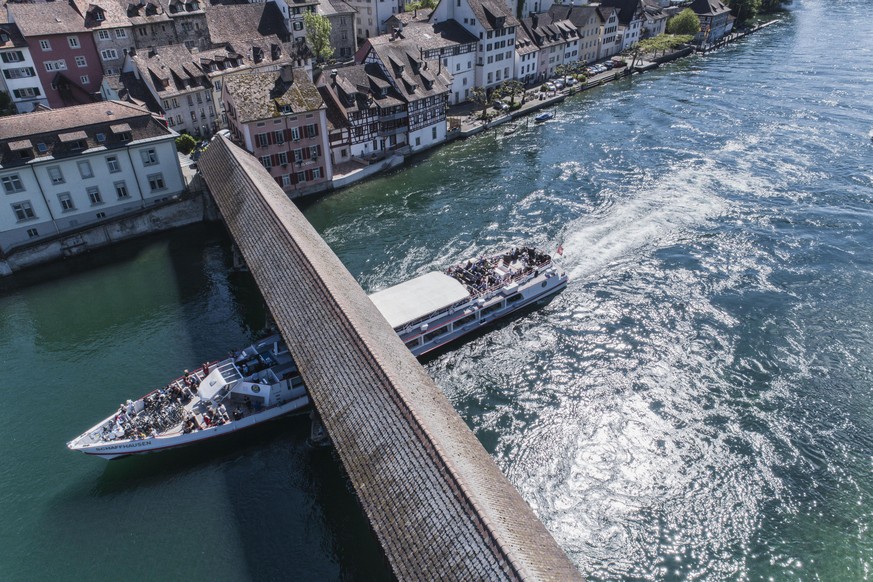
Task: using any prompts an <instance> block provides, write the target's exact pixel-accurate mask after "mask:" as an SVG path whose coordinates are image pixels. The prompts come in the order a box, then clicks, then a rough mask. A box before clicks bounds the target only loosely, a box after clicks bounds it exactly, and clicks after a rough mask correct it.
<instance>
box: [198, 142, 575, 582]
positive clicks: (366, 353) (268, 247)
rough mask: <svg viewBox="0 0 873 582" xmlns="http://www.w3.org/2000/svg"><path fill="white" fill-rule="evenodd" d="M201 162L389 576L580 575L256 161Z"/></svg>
mask: <svg viewBox="0 0 873 582" xmlns="http://www.w3.org/2000/svg"><path fill="white" fill-rule="evenodd" d="M199 163H200V171H201V173H202V175H203V177H204V179H205V181H206V184H207V185H208V187H209V190H210V192H211V194H212V196H213V198H214V200H215V201H216V204H217V205H218V208H219V209H220V210H221V213H222V215H223V216H224V218H225V222H226V224H227V228H228V230H229V231H230V233H231V235H232V236H233V237H234V240H235V242H236V244H237V245H238V247H239V248H240V251H241V253H242V255H243V257H244V259H245V261H246V265H247V266H248V267H249V270H250V271H251V273H252V276H253V277H254V279H255V281H256V282H257V284H258V287H259V289H260V291H261V294H262V295H263V298H264V301H265V302H266V303H267V305H269V309H270V313H271V314H272V315H273V319H274V320H275V322H276V325H277V327H278V328H279V331H280V333H281V334H282V337H283V338H284V339H285V341H286V343H287V345H288V349H289V350H290V351H291V353H292V354H293V356H294V360H295V361H296V362H297V364H298V366H299V367H300V373H301V375H302V376H303V379H304V380H305V381H306V386H307V388H308V391H309V394H310V396H311V398H312V401H313V403H314V405H315V407H316V409H317V411H318V414H319V416H320V418H321V420H322V422H323V423H324V426H325V428H326V430H327V432H328V434H329V435H330V437H331V440H332V441H333V443H334V445H335V450H336V453H337V455H338V456H339V458H340V460H341V461H342V463H343V466H344V468H345V470H346V473H347V474H348V476H349V480H350V482H351V484H352V485H353V486H354V488H355V492H356V494H357V495H356V499H357V500H358V501H359V502H360V504H361V508H362V509H363V512H364V514H365V515H366V516H367V518H368V520H369V521H370V525H371V527H372V530H373V532H374V533H375V535H376V538H377V539H378V540H379V543H380V544H381V546H382V549H383V551H384V554H385V556H386V558H387V560H388V562H389V563H390V564H391V567H392V569H393V572H394V575H395V577H396V578H397V579H399V580H413V579H426V580H495V581H496V580H512V579H516V580H555V581H559V580H560V581H562V582H573V581H575V580H580V579H581V577H580V575H579V572H578V571H577V570H576V569H575V568H574V567H573V565H572V564H571V563H570V561H569V559H568V558H567V556H566V554H565V553H564V552H563V551H562V550H561V548H560V547H558V545H557V543H556V542H555V540H554V538H552V536H551V535H550V534H549V532H548V531H547V530H546V528H545V527H544V526H543V524H542V522H540V521H539V519H537V517H536V515H535V514H534V512H533V511H532V510H531V508H530V506H529V505H528V504H527V503H525V501H524V499H523V498H522V497H521V495H520V494H519V492H518V490H516V489H515V488H514V487H513V486H512V484H511V483H510V482H509V480H508V479H507V478H506V477H505V476H504V475H503V474H502V473H501V472H500V469H499V468H498V467H497V464H496V463H495V462H494V460H493V459H492V458H491V456H490V455H489V454H488V452H487V451H486V450H485V448H484V447H483V446H482V444H481V443H480V442H479V440H478V439H477V438H476V436H475V435H474V434H473V433H472V431H471V430H470V429H469V428H468V427H467V425H466V424H465V423H464V421H463V420H462V419H461V417H460V416H459V415H458V413H457V412H456V411H455V410H454V408H452V405H451V403H450V402H449V401H448V399H447V398H446V396H445V395H444V394H443V392H442V391H441V390H440V389H439V388H438V387H437V386H436V385H435V384H434V382H433V380H432V379H431V377H430V376H429V375H428V374H427V371H426V370H425V369H424V368H423V367H422V366H421V364H419V363H418V362H417V361H416V359H415V357H414V356H413V355H412V354H411V353H410V352H409V350H408V349H407V348H406V347H405V346H404V345H403V342H401V341H400V339H399V337H398V336H397V334H396V333H395V332H394V330H393V329H392V328H391V326H390V325H388V322H387V321H385V318H384V317H383V316H382V314H381V313H379V311H378V310H377V309H376V307H375V305H374V304H373V302H372V301H370V299H369V298H368V297H367V295H366V294H365V293H364V291H363V289H361V287H360V285H358V283H357V282H356V281H355V279H354V278H353V277H352V275H351V274H350V273H349V271H348V269H346V268H345V267H344V266H343V264H342V262H340V260H339V258H338V257H337V256H336V255H335V254H334V253H333V251H332V250H331V249H330V247H329V246H328V245H327V244H326V243H325V242H324V240H323V239H322V238H321V237H320V236H319V235H318V233H317V232H316V231H315V229H314V228H313V227H312V226H311V225H310V224H309V222H308V221H307V220H306V217H304V216H303V214H302V213H301V212H300V211H299V210H298V209H297V208H296V206H295V205H294V203H293V202H292V201H290V200H289V199H288V196H287V194H285V192H283V191H282V188H281V187H280V186H279V185H278V184H277V183H276V181H275V180H274V179H273V178H272V176H270V174H269V173H268V172H267V170H266V169H264V168H263V166H261V165H260V164H259V163H258V161H257V160H256V159H255V158H254V157H253V156H251V155H250V154H249V153H248V152H246V151H244V150H242V149H240V148H238V147H236V146H234V145H232V144H231V143H230V142H229V141H228V140H227V139H226V138H225V137H223V136H218V137H216V138H215V139H213V141H212V142H211V144H210V145H209V148H207V150H206V152H205V153H204V154H203V156H202V157H201V158H200V162H199Z"/></svg>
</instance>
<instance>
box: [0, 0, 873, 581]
mask: <svg viewBox="0 0 873 582" xmlns="http://www.w3.org/2000/svg"><path fill="white" fill-rule="evenodd" d="M871 38H873V19H870V18H869V3H867V2H864V0H839V1H836V2H827V3H826V2H822V1H821V0H795V3H794V5H793V6H792V7H791V10H790V11H789V12H788V13H786V14H784V15H782V16H781V21H780V23H779V24H777V25H774V26H771V27H769V28H767V29H765V30H762V31H761V32H759V33H757V34H755V35H752V36H750V37H748V38H746V39H744V40H742V41H740V42H738V43H735V44H733V45H731V46H729V47H727V48H725V49H722V50H719V51H716V52H713V53H710V54H708V55H705V56H692V57H690V58H687V59H684V60H682V61H679V62H677V63H674V64H672V65H669V66H666V67H664V68H662V69H659V70H657V71H653V72H650V73H646V74H645V75H641V76H637V77H634V78H631V79H626V80H622V81H620V82H617V83H613V84H611V85H608V86H604V87H601V88H598V89H595V90H592V91H589V92H586V93H584V94H580V95H577V96H575V97H572V98H568V99H567V101H566V102H564V103H563V104H562V105H560V106H559V107H558V108H557V110H556V113H557V115H556V119H555V120H554V121H551V122H547V123H545V124H542V125H537V124H534V123H532V122H530V123H528V122H525V121H521V122H516V123H518V124H519V126H520V127H519V129H518V131H516V132H514V133H513V134H512V135H510V136H505V135H504V134H503V130H501V129H498V130H496V131H491V132H488V133H485V134H482V135H480V136H476V137H474V138H471V139H468V140H465V141H462V142H456V143H454V144H451V145H449V146H447V147H444V148H442V149H439V150H436V151H434V152H432V153H430V154H427V155H424V156H420V157H418V158H415V159H414V160H412V162H411V163H410V164H408V165H407V166H406V167H404V168H401V169H398V170H397V171H394V172H392V173H391V174H388V175H386V176H383V177H380V178H377V179H374V180H371V181H368V182H366V183H364V184H360V185H357V186H354V187H352V188H348V189H345V190H342V191H340V192H337V193H334V194H331V195H329V196H325V197H321V198H319V199H316V200H314V201H310V202H307V203H306V204H305V205H304V212H305V213H306V215H307V217H308V218H309V219H310V220H311V221H312V223H313V224H314V225H315V227H316V228H317V229H318V230H319V231H320V232H321V233H322V235H323V236H324V237H325V239H326V240H327V242H328V244H329V245H330V246H331V247H332V248H333V249H334V251H335V252H336V253H337V254H338V255H339V257H340V259H342V261H343V262H344V264H345V265H346V266H347V267H348V268H349V270H350V271H351V273H352V274H353V275H354V276H355V277H356V278H357V279H358V280H359V281H360V283H361V284H362V286H363V287H364V289H365V290H367V291H376V290H378V289H381V288H384V287H385V286H388V285H391V284H394V283H398V282H400V281H403V280H405V279H408V278H409V277H412V276H414V275H417V274H421V273H424V272H427V271H428V270H431V269H434V268H437V267H444V266H446V265H448V264H451V263H452V262H455V261H458V260H461V259H463V258H466V257H469V256H474V255H478V254H481V253H486V252H491V251H496V250H500V249H503V248H505V247H506V246H507V245H516V244H520V243H522V242H525V243H533V244H535V245H537V246H540V247H543V248H545V249H547V250H550V251H553V250H554V249H555V247H556V246H557V245H558V244H559V243H563V246H564V249H565V252H564V257H563V258H562V261H563V266H564V268H565V269H566V270H567V271H568V272H569V274H570V276H571V282H570V285H569V286H568V288H567V289H566V290H565V291H564V292H563V293H562V294H560V295H559V296H557V297H556V298H555V299H554V300H553V301H551V302H550V303H548V304H547V305H544V306H542V307H541V308H540V309H537V310H534V311H532V312H530V313H527V314H525V315H524V316H522V317H516V318H514V319H512V320H511V321H509V322H507V323H505V324H504V325H501V326H498V327H496V328H493V329H491V330H489V331H487V332H486V333H484V334H481V335H479V336H478V337H476V338H473V339H472V340H471V341H470V342H468V343H466V344H464V345H462V346H460V347H457V348H456V349H453V350H451V351H447V352H445V353H442V354H440V355H438V356H436V357H434V358H431V359H430V360H428V361H427V362H425V365H426V367H427V369H428V371H429V372H430V374H431V375H432V377H433V378H434V379H435V381H436V383H437V385H438V386H440V387H441V388H442V389H443V390H444V392H445V393H446V395H447V396H448V397H449V399H450V400H451V402H452V403H453V404H454V405H455V407H456V408H457V410H458V412H459V413H460V414H461V416H462V418H464V420H465V421H466V422H467V423H468V425H469V426H470V427H471V429H472V430H473V431H474V432H475V434H476V435H477V436H478V437H479V439H480V440H481V442H482V443H483V444H484V446H485V447H486V449H487V450H488V451H489V452H490V453H491V454H492V455H493V456H494V458H495V460H496V461H497V463H498V464H499V466H500V468H501V469H502V470H503V471H504V472H505V473H506V474H507V475H508V477H509V479H510V481H511V482H512V483H513V484H515V485H516V486H517V487H518V488H519V490H520V491H521V493H522V495H523V496H524V498H525V499H526V500H527V501H528V502H529V503H530V504H531V505H532V507H533V508H534V510H535V512H536V513H537V514H538V515H539V516H540V517H541V518H542V519H543V521H544V523H545V524H546V527H547V528H548V529H549V530H550V531H551V532H552V533H553V534H554V536H555V538H556V539H557V541H558V543H559V544H560V545H561V547H563V548H564V549H565V550H566V552H567V553H568V555H569V556H570V558H571V560H572V561H573V562H574V563H575V564H576V565H577V566H578V567H579V569H580V571H581V572H582V573H583V574H584V575H585V576H586V577H590V578H593V579H631V580H679V579H682V580H687V579H705V580H738V579H739V580H745V579H748V580H758V579H776V580H781V579H789V578H790V579H801V580H855V579H863V578H866V577H869V575H870V574H869V572H870V568H871V563H873V542H871V534H870V532H869V527H870V524H871V513H873V478H871V477H873V475H871V458H873V438H871V436H870V435H871V434H873V432H871V431H873V405H871V398H870V396H871V377H873V349H871V348H873V309H871V307H873V293H871V291H870V289H871V288H873V255H871V253H870V249H871V247H873V206H871V204H873V142H871V132H873V93H871V83H873V43H871V42H870V39H871ZM229 266H230V256H229V241H228V239H227V238H226V236H225V235H224V233H223V231H222V229H221V228H220V227H217V226H203V227H196V228H192V229H188V230H185V231H180V232H173V233H169V234H167V235H162V236H157V237H152V238H149V239H145V240H140V241H135V242H132V243H127V244H123V245H120V246H118V247H116V248H113V249H110V250H107V251H103V252H98V253H94V254H92V255H89V256H87V257H84V258H79V259H76V260H72V261H68V262H65V263H61V264H58V265H54V266H50V267H45V268H40V269H36V270H33V271H31V272H29V273H27V274H25V275H23V276H16V277H13V278H11V279H8V280H5V281H2V282H0V286H2V291H0V352H2V353H3V354H4V358H3V361H4V362H5V367H6V381H5V382H4V383H3V385H4V390H3V395H4V398H5V401H4V403H3V405H2V406H0V437H2V439H3V444H4V446H3V451H4V452H3V463H2V465H0V515H3V516H4V519H3V524H2V526H0V568H2V569H0V577H2V578H3V579H5V580H34V579H49V578H51V579H68V580H81V579H118V578H123V579H132V580H136V579H142V580H157V579H191V580H205V579H212V580H245V579H257V580H262V579H280V578H281V579H285V578H294V579H307V580H309V579H312V580H336V579H343V580H378V579H385V578H388V577H389V571H388V568H387V566H386V565H385V563H384V561H383V559H382V557H381V554H380V550H379V548H378V544H377V542H376V541H375V538H374V537H373V536H372V534H371V533H370V532H369V529H368V526H367V524H366V520H365V519H364V517H363V515H362V514H361V511H360V509H359V507H358V505H357V502H356V500H355V498H354V495H353V494H352V493H351V491H350V490H349V486H348V485H347V483H346V479H345V477H344V475H343V472H342V468H341V466H340V464H339V463H338V462H337V460H336V459H335V458H334V456H333V455H332V454H331V452H330V451H324V450H312V449H310V448H309V447H307V445H306V444H305V440H306V437H307V435H308V422H307V421H306V420H305V418H300V417H292V418H288V419H284V420H281V421H278V422H276V423H272V424H271V425H270V426H266V427H261V428H257V429H254V430H252V431H251V432H249V433H248V434H244V435H239V436H234V437H231V438H229V439H227V440H224V441H221V442H217V443H210V444H206V445H203V446H198V447H191V448H188V449H183V450H178V451H170V452H166V453H161V454H156V455H151V456H147V457H142V458H131V459H125V460H121V461H117V462H112V463H105V462H103V461H100V460H98V459H89V458H86V457H84V456H82V455H77V454H73V453H71V452H69V451H67V450H66V449H65V447H64V443H65V442H66V441H67V440H69V439H70V438H72V437H73V436H75V435H76V434H78V433H79V432H81V431H82V430H84V429H85V428H87V427H88V426H90V425H91V424H93V423H94V422H95V421H96V420H98V419H99V418H101V417H103V416H105V414H107V413H108V412H109V411H110V410H112V409H114V408H115V407H117V405H118V403H119V402H121V401H123V400H125V399H126V398H128V397H130V396H132V395H136V394H139V393H142V392H145V391H146V390H147V389H149V388H150V387H152V386H155V385H158V384H162V383H164V382H166V380H167V379H169V378H171V377H174V376H175V375H177V374H178V373H179V372H180V371H181V370H182V369H183V368H186V367H192V366H195V365H196V364H198V363H199V362H202V361H204V360H206V359H210V358H215V357H217V356H220V355H222V354H224V353H225V352H227V351H228V350H229V349H231V348H233V347H239V346H242V345H244V344H245V343H246V342H247V341H248V340H249V339H251V338H254V337H256V336H257V335H258V334H259V333H260V332H261V330H262V329H263V326H264V322H265V313H264V309H263V306H262V302H261V300H260V298H259V295H258V291H257V288H256V286H255V285H254V283H253V282H252V281H251V279H250V278H249V277H248V276H247V275H244V274H234V273H231V272H230V269H229Z"/></svg>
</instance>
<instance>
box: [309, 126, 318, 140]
mask: <svg viewBox="0 0 873 582" xmlns="http://www.w3.org/2000/svg"><path fill="white" fill-rule="evenodd" d="M317 135H318V126H317V125H315V124H314V123H313V124H310V125H307V126H306V137H315V136H317Z"/></svg>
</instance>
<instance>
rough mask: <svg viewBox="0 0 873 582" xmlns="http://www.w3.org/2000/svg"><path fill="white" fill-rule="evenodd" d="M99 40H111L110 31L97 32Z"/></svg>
mask: <svg viewBox="0 0 873 582" xmlns="http://www.w3.org/2000/svg"><path fill="white" fill-rule="evenodd" d="M97 38H99V39H100V40H109V39H110V36H109V31H108V30H98V31H97Z"/></svg>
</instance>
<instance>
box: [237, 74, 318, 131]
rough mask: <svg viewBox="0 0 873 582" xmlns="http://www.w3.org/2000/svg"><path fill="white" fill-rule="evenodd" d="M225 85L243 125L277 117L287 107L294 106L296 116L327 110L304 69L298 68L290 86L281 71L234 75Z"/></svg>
mask: <svg viewBox="0 0 873 582" xmlns="http://www.w3.org/2000/svg"><path fill="white" fill-rule="evenodd" d="M224 85H225V88H226V89H227V92H228V94H229V95H230V96H231V98H232V99H233V103H234V106H235V108H236V110H237V119H238V120H239V121H240V123H248V122H250V121H258V120H261V119H270V118H272V117H277V116H279V115H281V114H282V109H283V107H290V108H291V112H292V113H303V112H305V111H315V110H317V109H321V108H323V107H324V101H322V99H321V94H320V93H319V92H318V89H316V88H315V85H313V83H312V81H310V80H309V77H308V76H307V75H306V71H304V70H301V69H294V72H293V80H292V82H290V83H287V82H285V81H283V80H282V78H281V74H280V73H279V72H273V73H244V74H239V75H230V76H228V77H227V78H226V79H225V81H224Z"/></svg>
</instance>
